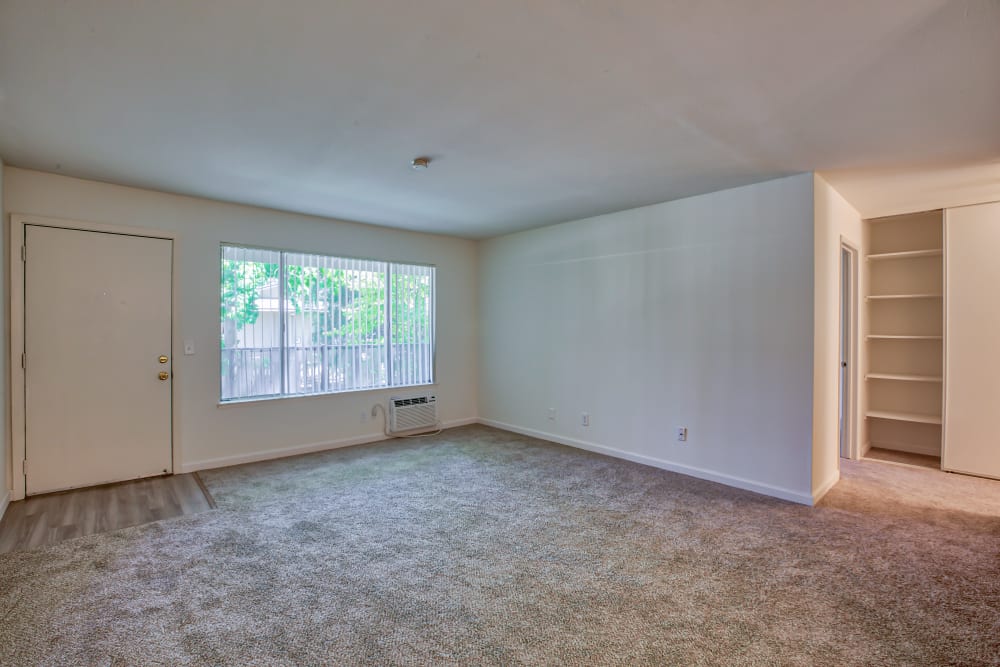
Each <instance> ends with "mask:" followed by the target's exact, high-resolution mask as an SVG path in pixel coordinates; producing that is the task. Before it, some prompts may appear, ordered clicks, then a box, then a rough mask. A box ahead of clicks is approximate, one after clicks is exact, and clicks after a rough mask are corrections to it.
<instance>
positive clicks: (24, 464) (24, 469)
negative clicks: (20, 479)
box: [21, 459, 28, 477]
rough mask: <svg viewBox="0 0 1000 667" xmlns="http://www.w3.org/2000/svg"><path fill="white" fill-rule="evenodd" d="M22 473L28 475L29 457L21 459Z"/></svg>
mask: <svg viewBox="0 0 1000 667" xmlns="http://www.w3.org/2000/svg"><path fill="white" fill-rule="evenodd" d="M21 474H22V475H24V476H25V477H27V476H28V459H24V460H23V461H21Z"/></svg>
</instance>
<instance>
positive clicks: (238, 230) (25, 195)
mask: <svg viewBox="0 0 1000 667" xmlns="http://www.w3.org/2000/svg"><path fill="white" fill-rule="evenodd" d="M3 171H4V177H5V178H4V183H5V186H6V187H5V192H4V195H5V210H6V212H7V213H8V214H9V213H24V214H35V215H41V216H50V217H58V218H69V219H77V220H85V221H92V222H101V223H109V224H119V225H128V226H136V227H149V228H154V229H160V230H166V231H173V232H176V233H177V234H178V239H177V243H176V246H175V254H176V262H177V265H176V266H177V270H178V271H179V281H178V290H179V293H178V295H177V299H176V303H177V306H176V313H175V315H176V317H177V318H179V327H178V329H179V331H180V333H181V338H192V339H194V341H195V344H196V350H197V354H196V355H195V356H191V357H185V356H183V355H182V354H181V348H180V341H175V345H174V372H175V379H174V381H175V382H177V383H179V384H180V387H179V389H180V391H179V395H180V402H179V405H175V408H174V409H175V410H179V419H180V429H179V431H180V432H179V433H177V434H175V446H179V447H181V461H182V464H183V465H182V469H183V470H191V469H196V468H198V467H204V466H213V465H220V464H227V463H233V462H238V461H242V460H252V459H255V458H261V457H267V456H276V455H279V454H281V453H290V452H294V451H300V450H305V449H309V448H312V447H319V446H322V445H324V444H326V443H339V444H345V443H352V442H360V441H367V440H374V439H378V438H379V437H380V435H381V427H382V424H381V420H379V421H378V422H374V421H371V420H370V418H369V421H367V422H366V423H362V421H361V415H362V413H365V414H367V413H368V411H369V410H371V407H372V405H373V404H374V403H375V402H383V403H384V401H385V399H386V398H387V396H388V395H389V394H390V393H393V391H391V390H385V391H371V392H356V393H347V394H335V395H326V396H317V397H305V398H290V399H280V400H271V401H262V402H255V403H247V404H237V405H227V406H225V407H221V408H220V407H218V402H219V355H218V349H219V243H220V242H222V241H227V242H233V243H244V244H250V245H257V246H266V247H276V248H287V249H291V250H304V251H310V252H320V253H330V254H335V255H344V256H358V257H371V258H378V259H387V260H398V261H412V262H415V263H427V264H435V265H437V267H438V273H437V290H438V300H437V303H438V311H437V318H438V319H437V336H438V337H437V377H438V385H437V387H436V388H435V391H436V394H437V396H438V401H439V407H440V415H441V419H442V420H443V421H444V422H445V423H449V424H450V423H456V422H462V421H469V420H474V419H475V417H476V392H477V383H478V370H477V363H478V356H477V323H476V298H477V285H476V281H477V254H476V245H475V243H474V242H472V241H467V240H461V239H455V238H449V237H443V236H434V235H429V234H417V233H411V232H404V231H399V230H391V229H387V228H382V227H374V226H370V225H362V224H357V223H348V222H340V221H335V220H328V219H323V218H315V217H309V216H303V215H294V214H288V213H282V212H278V211H273V210H266V209H259V208H253V207H248V206H239V205H235V204H224V203H220V202H213V201H209V200H204V199H197V198H192V197H182V196H177V195H170V194H164V193H159V192H153V191H148V190H140V189H136V188H127V187H121V186H116V185H108V184H104V183H96V182H92V181H84V180H79V179H73V178H67V177H63V176H58V175H53V174H46V173H41V172H35V171H27V170H23V169H16V168H10V167H8V168H6V169H4V170H3ZM3 257H4V267H3V273H2V276H3V280H4V282H5V284H6V282H7V280H8V272H9V267H7V266H6V265H7V261H6V255H3ZM5 291H6V290H5ZM396 391H397V392H398V391H399V390H396ZM279 450H281V451H279Z"/></svg>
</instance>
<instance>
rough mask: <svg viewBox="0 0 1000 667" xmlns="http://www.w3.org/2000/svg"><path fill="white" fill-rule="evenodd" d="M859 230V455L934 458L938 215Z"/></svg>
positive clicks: (940, 327) (939, 334) (940, 282)
mask: <svg viewBox="0 0 1000 667" xmlns="http://www.w3.org/2000/svg"><path fill="white" fill-rule="evenodd" d="M866 231H867V233H866V244H865V245H866V248H865V253H866V256H865V267H864V269H865V272H866V274H867V275H866V280H865V281H864V285H865V290H866V296H865V303H866V307H867V317H866V321H867V331H866V335H865V344H866V346H867V369H866V372H865V385H866V389H867V392H866V395H867V398H866V402H867V406H866V408H865V416H866V422H867V428H866V434H867V443H866V445H867V446H866V447H865V451H867V449H868V448H871V447H877V448H881V449H891V450H896V451H904V452H911V453H915V454H925V455H930V456H935V457H940V456H941V442H942V421H943V420H942V414H943V410H942V407H943V406H942V399H943V395H942V392H943V374H944V373H943V368H944V340H943V339H944V313H943V295H944V251H943V248H944V230H943V214H942V212H941V211H929V212H926V213H915V214H909V215H899V216H893V217H888V218H878V219H874V220H869V221H868V229H867V230H866Z"/></svg>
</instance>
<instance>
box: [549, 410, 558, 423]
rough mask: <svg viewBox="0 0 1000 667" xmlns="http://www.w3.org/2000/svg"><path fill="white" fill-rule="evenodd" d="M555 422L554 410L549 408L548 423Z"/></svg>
mask: <svg viewBox="0 0 1000 667" xmlns="http://www.w3.org/2000/svg"><path fill="white" fill-rule="evenodd" d="M555 420H556V409H555V408H549V421H550V422H554V421H555Z"/></svg>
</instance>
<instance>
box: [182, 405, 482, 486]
mask: <svg viewBox="0 0 1000 667" xmlns="http://www.w3.org/2000/svg"><path fill="white" fill-rule="evenodd" d="M477 423H479V420H478V419H477V418H475V417H467V418H464V419H453V420H451V421H447V422H442V424H441V428H442V429H448V428H455V427H456V426H467V425H469V424H477ZM388 439H389V438H387V437H386V436H385V434H384V433H382V432H379V433H367V434H365V435H359V436H354V437H353V438H341V439H340V440H328V441H326V442H312V443H309V444H305V445H295V446H292V447H281V448H278V449H265V450H263V451H259V452H248V453H246V454H234V455H232V456H220V457H219V458H214V459H203V460H201V461H191V462H188V463H181V466H180V471H179V472H182V473H187V472H196V471H198V470H210V469H212V468H225V467H228V466H236V465H241V464H243V463H256V462H257V461H269V460H271V459H281V458H285V457H286V456H298V455H299V454H312V453H313V452H324V451H326V450H328V449H340V448H341V447H351V446H353V445H365V444H368V443H371V442H379V441H381V440H388Z"/></svg>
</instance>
